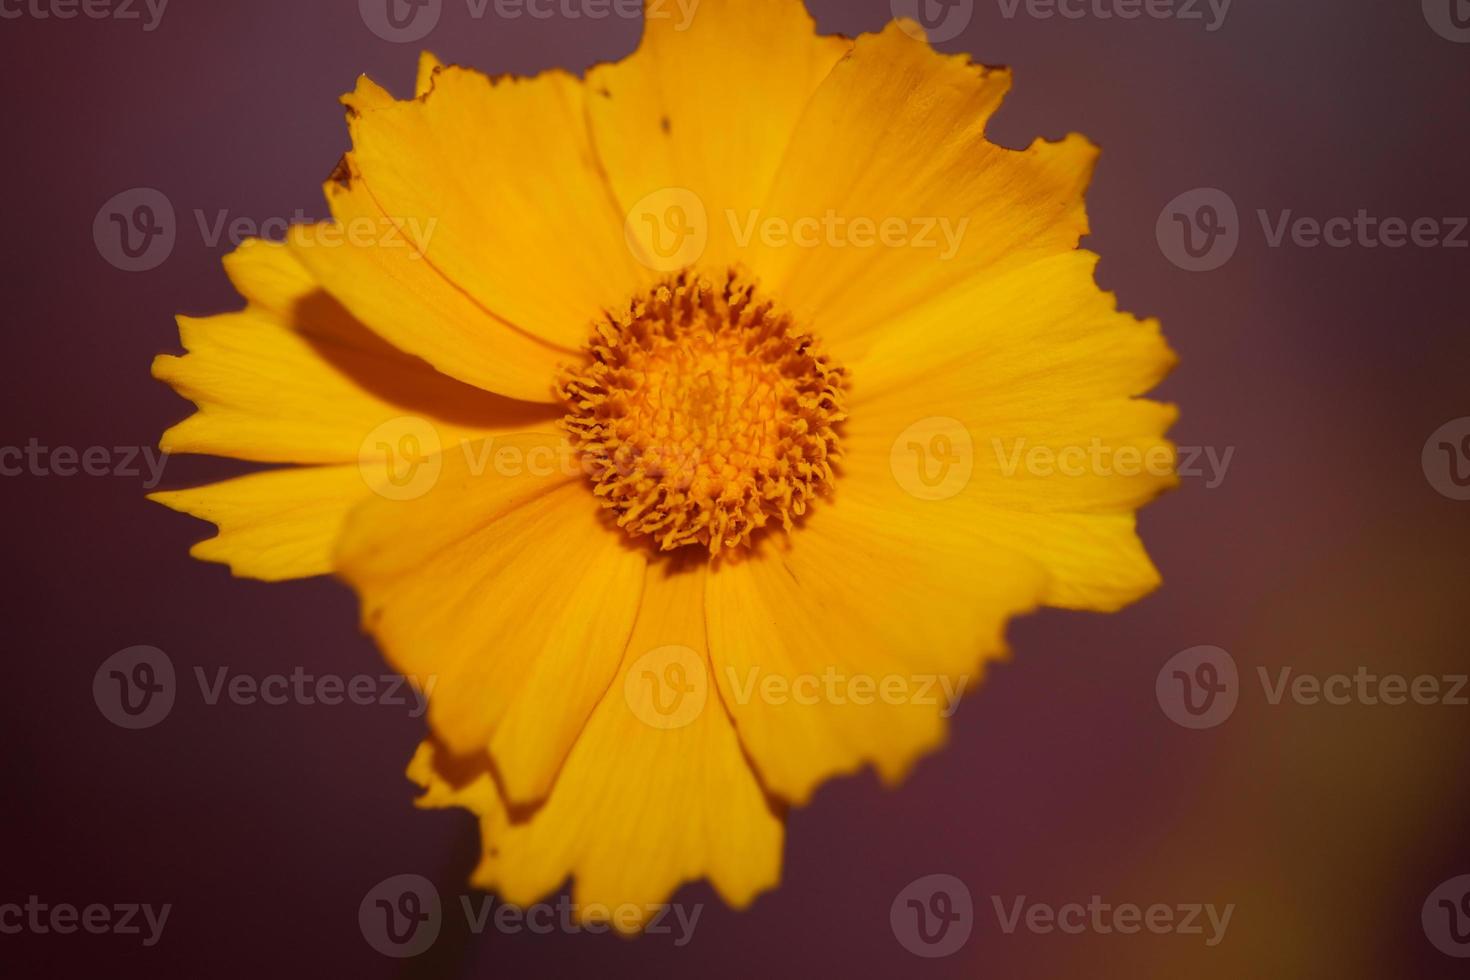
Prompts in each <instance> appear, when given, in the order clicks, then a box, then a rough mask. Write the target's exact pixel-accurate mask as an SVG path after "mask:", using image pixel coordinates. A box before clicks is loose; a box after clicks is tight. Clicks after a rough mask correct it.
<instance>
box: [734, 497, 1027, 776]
mask: <svg viewBox="0 0 1470 980" xmlns="http://www.w3.org/2000/svg"><path fill="white" fill-rule="evenodd" d="M919 503H920V502H919V501H916V500H914V499H913V498H910V497H907V496H906V495H905V494H903V492H902V491H901V490H899V489H898V487H897V486H895V485H893V484H892V483H889V484H887V485H884V484H881V483H870V482H867V481H861V482H859V481H851V480H847V479H844V480H843V481H842V482H840V483H839V485H838V490H837V499H836V500H835V501H834V502H827V503H826V504H825V505H824V506H820V507H817V508H815V509H814V510H813V511H812V513H811V514H810V515H809V517H808V520H807V521H806V522H805V523H804V524H803V525H802V526H801V527H800V528H798V529H797V531H796V532H795V533H794V534H793V535H792V540H791V542H790V545H789V547H788V546H787V545H786V544H785V543H784V542H783V541H782V540H780V539H779V538H775V537H772V538H768V539H767V540H766V541H765V542H763V544H762V546H761V548H760V549H759V550H758V551H757V552H756V553H754V554H753V555H750V556H748V557H747V558H746V559H745V560H743V561H739V562H733V563H726V564H724V565H722V566H721V567H719V568H718V569H717V571H716V572H715V573H714V574H712V575H711V576H710V579H709V587H708V612H709V636H710V654H711V659H712V660H713V661H714V665H715V675H716V680H717V683H718V685H719V690H720V694H721V695H722V697H723V699H724V703H725V704H726V706H727V707H728V708H729V710H730V712H731V714H732V715H733V716H734V717H735V722H736V727H737V730H738V731H739V733H740V740H741V742H742V743H743V744H744V745H745V747H746V749H747V750H748V751H749V753H750V755H751V758H752V760H753V762H754V763H755V766H756V769H757V771H758V772H759V773H760V775H761V778H762V780H763V782H764V784H765V785H766V787H767V788H768V789H770V790H771V791H773V792H775V793H777V794H778V795H780V796H781V797H783V798H785V799H788V800H790V801H792V802H793V803H797V804H801V803H805V802H806V801H807V799H808V798H809V797H810V795H811V793H812V792H813V790H814V789H815V788H816V787H817V786H818V785H820V784H821V783H822V782H823V781H825V780H826V779H828V778H830V777H832V776H835V775H839V774H842V773H847V772H851V771H853V770H855V769H857V768H858V767H859V766H861V765H862V764H864V763H872V764H873V765H874V766H875V767H876V768H877V770H878V772H879V774H880V775H881V776H882V777H883V778H884V779H885V780H887V781H890V782H891V781H895V780H897V779H899V778H901V777H902V776H903V775H904V774H905V773H906V772H907V770H908V768H909V766H910V765H911V764H912V763H913V761H914V760H915V759H916V758H917V756H918V755H919V754H921V753H923V752H925V751H928V750H930V749H932V748H934V747H936V746H938V745H939V744H940V743H941V741H942V740H943V738H944V734H945V725H946V722H945V718H946V717H947V713H949V712H952V710H953V707H954V703H955V699H957V698H958V696H959V693H960V692H961V691H963V690H965V689H966V688H967V687H968V686H969V685H972V684H974V683H975V682H977V680H978V679H979V676H980V674H981V672H982V671H983V665H984V662H985V661H986V660H988V659H992V658H994V657H997V656H999V655H1001V654H1003V653H1004V652H1005V641H1004V635H1003V633H1004V627H1005V623H1006V621H1007V619H1008V618H1009V617H1011V616H1012V615H1015V614H1017V613H1020V612H1024V611H1026V610H1028V609H1030V608H1032V607H1033V606H1034V605H1035V604H1036V603H1037V601H1038V600H1039V598H1040V596H1041V594H1042V590H1043V588H1044V586H1045V581H1046V578H1045V573H1044V572H1043V571H1042V570H1041V568H1040V567H1039V565H1037V564H1036V563H1035V562H1033V561H1031V560H1029V559H1027V558H1025V557H1024V556H1022V555H1018V554H1016V553H1013V552H1009V551H1007V550H1005V549H1003V548H997V547H994V546H992V545H991V544H990V543H989V542H987V541H986V540H985V539H984V538H983V537H982V535H981V534H980V533H979V532H978V531H977V529H976V528H974V527H970V526H967V525H965V524H964V523H960V522H956V521H953V520H950V519H947V518H948V517H949V516H951V515H947V514H945V513H943V512H936V511H934V510H931V509H926V508H923V507H920V506H918V504H919Z"/></svg>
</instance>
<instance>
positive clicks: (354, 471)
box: [148, 465, 371, 582]
mask: <svg viewBox="0 0 1470 980" xmlns="http://www.w3.org/2000/svg"><path fill="white" fill-rule="evenodd" d="M370 493H371V491H370V490H369V489H368V485H367V484H366V483H365V482H364V480H363V477H362V473H361V472H360V471H359V470H358V468H357V466H355V465H353V466H303V467H291V468H289V469H281V470H270V471H267V472H264V473H252V474H250V475H249V476H242V477H237V478H235V479H233V480H225V481H223V482H221V483H212V484H210V485H208V486H203V487H195V488H193V489H191V490H166V491H159V492H158V493H152V494H149V495H148V499H149V500H156V501H158V502H159V503H161V504H164V505H165V506H168V507H172V508H173V509H174V510H177V511H182V512H183V513H185V514H190V515H192V516H194V517H198V518H201V519H203V520H206V521H211V522H213V523H214V524H217V525H219V533H218V535H216V536H215V537H213V538H209V539H207V540H204V541H201V542H199V543H198V544H196V545H194V547H193V548H191V549H189V554H191V555H193V556H194V557H195V558H198V559H200V560H201V561H216V562H223V563H224V564H226V565H228V566H230V571H231V572H233V573H234V574H236V575H239V576H242V577H244V578H257V579H263V580H265V581H267V582H279V581H282V580H284V579H292V578H305V577H309V576H312V575H325V574H326V573H327V572H330V571H331V570H332V552H333V549H334V548H335V547H336V544H337V538H338V536H339V535H340V534H341V531H342V523H343V521H344V520H345V519H346V517H347V512H348V511H349V510H351V509H352V508H353V507H355V506H356V505H357V504H358V503H359V502H361V501H362V500H363V499H365V498H367V497H368V496H369V494H370Z"/></svg>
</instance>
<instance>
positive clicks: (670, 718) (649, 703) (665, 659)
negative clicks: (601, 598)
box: [623, 645, 709, 730]
mask: <svg viewBox="0 0 1470 980" xmlns="http://www.w3.org/2000/svg"><path fill="white" fill-rule="evenodd" d="M623 697H624V698H625V699H626V700H627V702H628V707H629V708H630V709H631V710H632V712H633V714H634V715H636V716H637V718H638V720H639V721H641V722H643V723H644V724H645V725H648V726H649V727H651V728H658V729H663V730H667V729H671V728H683V727H684V726H685V725H687V724H689V723H690V722H691V721H693V720H694V719H696V718H698V717H699V713H700V712H701V711H703V710H704V703H705V701H706V700H708V699H709V674H708V672H707V671H706V670H705V666H704V657H702V656H700V654H699V653H698V652H696V651H694V650H692V649H690V648H689V647H684V646H678V645H671V646H663V647H657V648H655V649H653V650H650V651H648V652H647V653H645V654H644V655H643V656H641V657H639V658H638V659H637V660H635V661H634V662H633V666H631V667H630V668H628V673H627V675H626V676H625V677H624V678H623Z"/></svg>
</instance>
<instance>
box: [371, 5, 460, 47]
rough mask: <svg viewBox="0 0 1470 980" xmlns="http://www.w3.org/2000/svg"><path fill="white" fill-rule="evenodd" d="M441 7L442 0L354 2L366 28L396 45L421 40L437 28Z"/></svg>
mask: <svg viewBox="0 0 1470 980" xmlns="http://www.w3.org/2000/svg"><path fill="white" fill-rule="evenodd" d="M443 7H444V0H357V12H358V13H359V14H361V15H362V22H363V23H364V24H366V25H367V29H368V30H370V31H372V32H373V33H374V34H376V35H377V36H378V37H380V38H382V39H383V40H385V41H392V42H393V43H395V44H408V43H410V42H413V41H418V40H421V39H422V38H424V37H425V36H426V35H427V34H428V33H429V32H430V31H432V30H433V29H434V28H435V27H436V26H437V25H438V23H439V15H440V14H441V13H443Z"/></svg>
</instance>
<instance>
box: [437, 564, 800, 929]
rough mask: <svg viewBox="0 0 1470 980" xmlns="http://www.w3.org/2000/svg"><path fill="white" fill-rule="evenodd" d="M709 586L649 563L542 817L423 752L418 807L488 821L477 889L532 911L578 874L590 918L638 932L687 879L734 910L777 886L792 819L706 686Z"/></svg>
mask: <svg viewBox="0 0 1470 980" xmlns="http://www.w3.org/2000/svg"><path fill="white" fill-rule="evenodd" d="M702 592H703V570H702V569H700V568H695V569H693V570H684V571H680V572H676V573H673V574H669V573H668V571H667V568H666V567H665V566H658V567H652V566H651V567H650V568H649V570H648V581H647V584H646V585H645V587H644V592H643V602H642V606H641V609H640V612H639V617H638V623H637V626H636V627H635V628H634V631H633V635H632V639H631V641H630V642H629V643H628V649H627V652H626V654H625V655H624V657H623V662H622V666H621V668H620V670H619V672H618V676H617V678H616V679H615V680H614V681H613V683H612V686H611V687H609V688H608V691H607V693H606V695H605V696H604V697H603V699H602V701H601V702H599V703H598V705H597V708H596V710H594V711H593V713H592V717H591V718H590V719H588V721H587V727H586V729H585V730H584V731H583V732H582V734H581V736H580V737H579V738H578V739H577V744H576V745H575V746H573V747H572V750H571V752H570V754H568V756H567V760H566V764H565V766H563V768H562V772H561V774H560V776H558V777H557V781H556V785H555V786H554V787H553V788H552V790H551V795H550V796H549V797H548V799H547V800H546V803H545V804H544V805H543V806H541V807H540V808H538V809H536V810H534V811H533V812H531V813H529V814H525V815H518V816H517V818H516V819H512V818H511V816H510V814H509V813H508V812H507V809H506V806H505V804H504V801H503V800H502V799H501V797H500V795H499V793H498V792H497V791H496V787H495V782H494V780H493V778H492V776H491V774H490V772H489V771H488V770H487V769H486V768H485V767H484V766H483V765H479V766H476V765H474V764H470V765H468V766H466V765H465V764H464V763H462V762H461V763H459V764H458V765H456V763H455V762H454V760H451V759H448V758H446V754H445V753H444V752H442V750H436V749H435V748H434V747H433V746H431V745H430V744H428V743H425V745H424V746H422V747H421V748H420V749H419V753H418V755H417V756H415V758H414V761H413V763H412V765H411V766H410V768H409V775H410V777H411V778H413V779H414V780H416V781H417V782H419V783H420V785H422V786H424V787H425V789H426V792H425V794H424V796H423V798H422V800H421V801H420V804H421V805H423V806H431V807H442V806H467V807H469V808H470V809H472V810H474V811H475V812H476V813H477V814H479V815H480V818H481V822H482V828H483V833H484V842H485V854H484V858H483V860H482V861H481V863H480V866H479V868H478V869H477V870H476V871H475V874H474V878H473V881H474V883H475V884H476V885H478V886H480V887H484V888H490V889H495V890H497V891H499V892H500V893H501V894H502V895H503V896H505V898H506V899H508V900H509V901H511V902H514V903H517V904H522V905H524V904H529V903H532V902H535V901H537V900H538V899H541V898H543V897H545V896H546V895H548V894H549V893H551V892H553V891H555V890H556V889H557V888H559V887H560V886H561V885H562V884H563V882H565V881H566V879H567V877H568V876H572V877H573V878H574V879H575V881H574V884H573V901H574V902H575V903H576V906H577V910H576V911H577V916H578V919H579V920H581V921H588V920H590V919H599V918H611V920H612V922H613V924H614V925H615V926H617V927H619V928H621V929H623V930H625V931H635V930H637V929H639V928H642V927H643V926H644V925H645V924H646V923H647V920H648V918H649V916H650V915H651V914H652V913H653V912H654V911H655V910H654V908H653V906H655V905H657V904H658V903H662V902H667V901H668V900H669V897H670V896H671V895H672V894H673V892H674V890H675V889H676V888H677V887H678V886H679V885H680V884H681V883H683V882H686V881H691V880H695V879H698V878H708V879H709V880H710V883H711V884H712V885H713V886H714V888H715V889H716V891H718V892H719V894H720V895H721V897H723V898H724V900H725V901H726V902H728V903H730V904H731V905H733V906H736V907H743V906H745V905H746V904H748V903H749V902H750V901H751V900H752V899H753V898H754V897H755V895H757V894H758V893H759V892H761V891H763V890H765V889H767V888H771V887H773V886H774V885H775V884H776V882H777V880H778V879H779V877H780V866H781V842H782V826H781V819H780V817H779V816H778V814H777V813H776V812H775V811H774V810H773V809H772V806H771V804H770V803H769V802H768V801H767V800H766V798H765V797H764V796H763V794H762V792H761V789H760V786H759V785H758V784H757V782H756V778H755V775H754V773H752V772H751V769H750V766H749V764H748V763H747V762H746V761H745V758H744V756H743V755H742V754H741V749H740V743H739V741H738V740H737V739H736V737H735V731H734V728H733V727H732V726H731V723H730V719H729V716H728V715H727V714H726V713H725V710H724V707H723V706H722V704H721V703H720V700H719V697H718V695H717V694H716V693H715V692H714V691H713V690H712V689H711V688H710V687H709V683H708V673H707V670H708V659H707V656H706V649H705V624H704V613H703V595H702ZM672 664H678V665H679V666H680V667H682V668H685V671H686V672H684V673H682V674H680V675H678V677H679V679H680V681H681V682H683V683H684V685H685V690H684V691H683V693H682V695H680V696H678V697H676V696H675V694H674V691H673V689H671V688H667V687H665V688H660V687H658V685H660V684H662V683H663V674H664V671H665V670H666V669H667V668H668V667H669V666H670V665H672ZM599 906H601V909H600V910H599Z"/></svg>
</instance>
